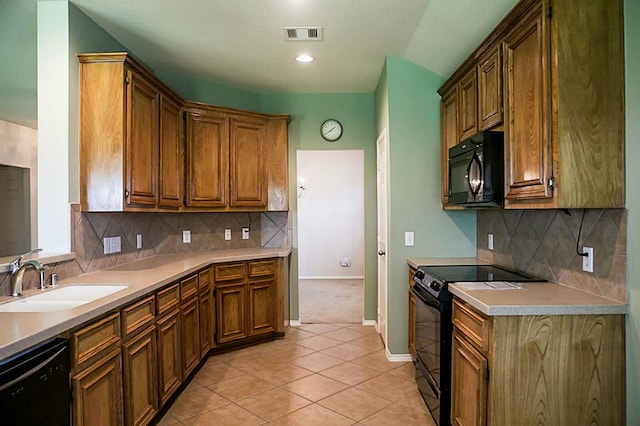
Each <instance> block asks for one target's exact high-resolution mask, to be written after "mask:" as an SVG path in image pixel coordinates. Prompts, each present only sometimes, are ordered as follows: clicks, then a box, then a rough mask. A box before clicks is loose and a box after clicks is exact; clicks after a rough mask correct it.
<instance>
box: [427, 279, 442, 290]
mask: <svg viewBox="0 0 640 426" xmlns="http://www.w3.org/2000/svg"><path fill="white" fill-rule="evenodd" d="M429 287H431V290H433V291H440V289H441V288H442V284H440V283H439V282H438V281H431V284H429Z"/></svg>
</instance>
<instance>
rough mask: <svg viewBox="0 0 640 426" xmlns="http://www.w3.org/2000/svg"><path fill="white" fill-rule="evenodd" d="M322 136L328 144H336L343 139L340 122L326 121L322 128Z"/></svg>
mask: <svg viewBox="0 0 640 426" xmlns="http://www.w3.org/2000/svg"><path fill="white" fill-rule="evenodd" d="M320 134H321V135H322V137H323V138H324V140H326V141H328V142H335V141H337V140H338V139H340V138H341V137H342V124H340V122H339V121H338V120H334V119H332V118H331V119H329V120H325V122H324V123H322V126H320Z"/></svg>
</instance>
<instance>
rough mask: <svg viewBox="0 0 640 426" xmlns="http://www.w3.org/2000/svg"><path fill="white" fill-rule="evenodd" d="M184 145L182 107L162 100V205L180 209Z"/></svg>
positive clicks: (163, 98) (182, 196)
mask: <svg viewBox="0 0 640 426" xmlns="http://www.w3.org/2000/svg"><path fill="white" fill-rule="evenodd" d="M183 188H184V144H183V139H182V113H181V111H180V105H178V104H177V103H175V102H173V101H172V100H171V99H169V98H167V97H164V96H163V97H161V98H160V184H159V191H160V194H159V195H160V205H161V206H168V207H180V206H181V205H182V200H183V198H184V195H183V193H184V189H183Z"/></svg>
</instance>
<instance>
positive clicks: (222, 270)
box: [213, 263, 247, 283]
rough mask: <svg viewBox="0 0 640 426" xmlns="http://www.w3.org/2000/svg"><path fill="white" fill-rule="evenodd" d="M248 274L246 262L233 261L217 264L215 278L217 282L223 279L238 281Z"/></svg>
mask: <svg viewBox="0 0 640 426" xmlns="http://www.w3.org/2000/svg"><path fill="white" fill-rule="evenodd" d="M246 276H247V266H246V265H245V264H244V263H231V264H225V265H217V266H216V267H215V268H214V278H213V279H214V280H215V282H216V283H219V282H221V281H238V280H243V279H244V278H245V277H246Z"/></svg>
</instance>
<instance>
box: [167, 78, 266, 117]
mask: <svg viewBox="0 0 640 426" xmlns="http://www.w3.org/2000/svg"><path fill="white" fill-rule="evenodd" d="M155 74H156V76H157V77H158V78H159V79H160V80H162V81H163V82H164V83H165V84H166V85H167V86H169V87H170V88H171V89H173V90H175V92H176V93H177V94H179V95H180V96H182V97H183V98H184V99H186V100H189V101H198V102H204V103H207V104H211V105H220V106H225V107H229V108H238V109H245V110H249V111H259V109H260V100H261V97H260V94H259V93H256V92H252V91H249V90H245V89H240V88H237V87H230V86H225V85H224V84H221V83H217V82H213V81H209V80H202V79H198V78H197V77H188V78H185V76H186V75H187V73H185V72H169V71H163V70H159V71H157V72H155Z"/></svg>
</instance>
